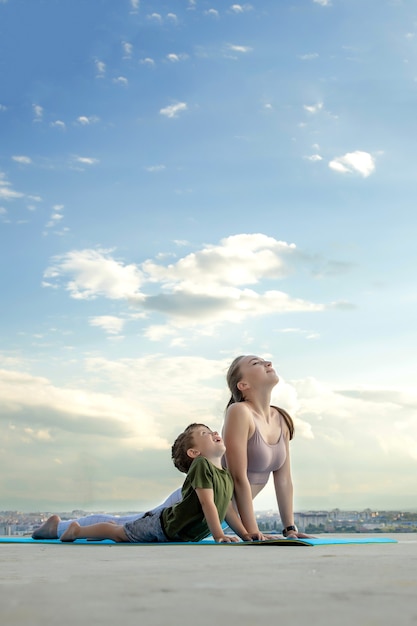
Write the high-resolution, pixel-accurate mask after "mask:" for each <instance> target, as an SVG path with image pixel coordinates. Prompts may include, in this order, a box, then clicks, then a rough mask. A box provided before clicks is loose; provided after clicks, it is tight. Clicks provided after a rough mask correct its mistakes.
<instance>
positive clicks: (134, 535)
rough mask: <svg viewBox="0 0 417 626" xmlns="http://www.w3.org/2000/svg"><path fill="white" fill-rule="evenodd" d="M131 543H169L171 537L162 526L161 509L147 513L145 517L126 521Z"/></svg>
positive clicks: (127, 535) (126, 531) (125, 525)
mask: <svg viewBox="0 0 417 626" xmlns="http://www.w3.org/2000/svg"><path fill="white" fill-rule="evenodd" d="M123 528H124V531H125V533H126V537H127V538H128V540H129V541H130V542H131V543H167V542H168V541H169V539H168V538H167V536H166V535H165V533H164V531H163V530H162V526H161V511H158V512H157V513H147V514H145V516H144V517H140V518H139V519H135V520H133V521H132V522H126V524H124V526H123Z"/></svg>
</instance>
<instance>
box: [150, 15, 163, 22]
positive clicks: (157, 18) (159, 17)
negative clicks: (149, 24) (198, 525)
mask: <svg viewBox="0 0 417 626" xmlns="http://www.w3.org/2000/svg"><path fill="white" fill-rule="evenodd" d="M147 18H148V19H149V20H152V21H153V22H162V15H160V13H151V14H150V15H148V16H147Z"/></svg>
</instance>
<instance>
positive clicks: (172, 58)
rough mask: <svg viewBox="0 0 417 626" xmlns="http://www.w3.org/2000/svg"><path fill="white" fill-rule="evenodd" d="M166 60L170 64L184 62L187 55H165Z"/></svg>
mask: <svg viewBox="0 0 417 626" xmlns="http://www.w3.org/2000/svg"><path fill="white" fill-rule="evenodd" d="M167 59H168V61H171V62H172V63H178V61H185V60H186V59H188V55H187V54H183V53H182V54H174V53H171V54H167Z"/></svg>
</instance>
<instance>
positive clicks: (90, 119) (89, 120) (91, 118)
mask: <svg viewBox="0 0 417 626" xmlns="http://www.w3.org/2000/svg"><path fill="white" fill-rule="evenodd" d="M98 121H99V118H98V117H97V116H96V115H80V116H79V117H77V120H76V122H77V124H80V125H81V126H88V125H89V124H95V123H96V122H98Z"/></svg>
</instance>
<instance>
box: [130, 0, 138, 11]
mask: <svg viewBox="0 0 417 626" xmlns="http://www.w3.org/2000/svg"><path fill="white" fill-rule="evenodd" d="M139 4H140V0H130V6H131V7H132V9H133V10H134V11H137V10H138V9H139Z"/></svg>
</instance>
